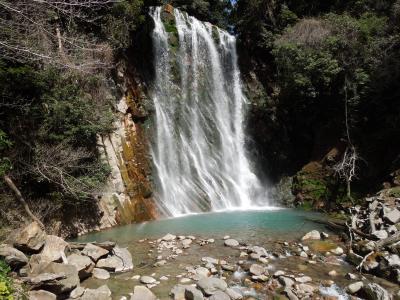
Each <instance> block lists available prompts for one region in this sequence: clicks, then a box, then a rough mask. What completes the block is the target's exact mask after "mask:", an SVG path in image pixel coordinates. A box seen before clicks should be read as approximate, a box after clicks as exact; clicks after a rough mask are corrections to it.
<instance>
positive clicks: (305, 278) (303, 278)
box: [295, 276, 312, 283]
mask: <svg viewBox="0 0 400 300" xmlns="http://www.w3.org/2000/svg"><path fill="white" fill-rule="evenodd" d="M295 280H296V281H297V282H300V283H306V282H311V281H312V278H311V277H310V276H301V277H296V278H295Z"/></svg>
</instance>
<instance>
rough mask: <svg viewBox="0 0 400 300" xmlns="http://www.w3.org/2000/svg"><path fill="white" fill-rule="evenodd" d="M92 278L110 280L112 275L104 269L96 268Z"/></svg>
mask: <svg viewBox="0 0 400 300" xmlns="http://www.w3.org/2000/svg"><path fill="white" fill-rule="evenodd" d="M92 276H93V277H94V278H97V279H101V280H107V279H109V278H110V273H109V272H108V271H107V270H104V269H99V268H94V269H93V272H92Z"/></svg>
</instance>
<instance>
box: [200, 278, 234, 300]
mask: <svg viewBox="0 0 400 300" xmlns="http://www.w3.org/2000/svg"><path fill="white" fill-rule="evenodd" d="M197 287H198V288H199V289H200V290H201V291H202V292H203V293H204V294H205V295H207V296H211V295H213V294H215V293H216V292H217V291H225V290H226V289H227V288H228V285H227V284H226V282H225V281H224V280H222V279H219V278H215V277H208V278H203V279H200V280H199V281H198V282H197Z"/></svg>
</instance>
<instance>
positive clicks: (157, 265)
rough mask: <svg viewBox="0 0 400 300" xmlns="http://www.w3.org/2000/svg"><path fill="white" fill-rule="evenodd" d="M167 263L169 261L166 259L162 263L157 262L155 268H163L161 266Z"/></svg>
mask: <svg viewBox="0 0 400 300" xmlns="http://www.w3.org/2000/svg"><path fill="white" fill-rule="evenodd" d="M166 263H167V261H166V260H165V259H162V260H160V261H157V262H156V263H155V264H154V265H153V266H155V267H161V266H163V265H165V264H166Z"/></svg>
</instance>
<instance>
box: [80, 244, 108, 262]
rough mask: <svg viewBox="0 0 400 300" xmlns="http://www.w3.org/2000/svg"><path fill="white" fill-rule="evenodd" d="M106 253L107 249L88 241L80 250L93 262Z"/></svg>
mask: <svg viewBox="0 0 400 300" xmlns="http://www.w3.org/2000/svg"><path fill="white" fill-rule="evenodd" d="M108 253H109V252H108V250H106V249H104V248H101V247H99V246H96V245H93V244H90V243H89V244H87V245H86V246H85V248H83V250H82V254H83V255H86V256H88V257H90V258H91V259H92V260H93V261H94V262H97V261H98V260H99V259H100V258H102V257H105V256H107V254H108Z"/></svg>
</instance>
